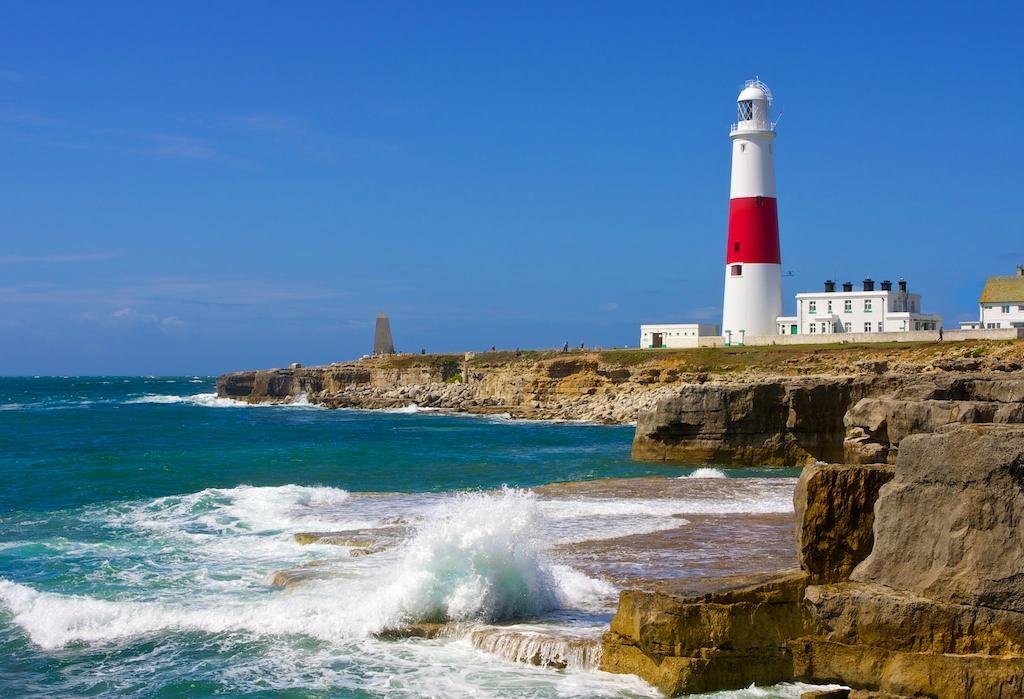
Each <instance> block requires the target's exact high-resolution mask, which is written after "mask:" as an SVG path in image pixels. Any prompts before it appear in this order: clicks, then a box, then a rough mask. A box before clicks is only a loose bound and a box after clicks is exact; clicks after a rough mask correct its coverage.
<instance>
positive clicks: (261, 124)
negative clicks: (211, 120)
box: [223, 114, 301, 133]
mask: <svg viewBox="0 0 1024 699" xmlns="http://www.w3.org/2000/svg"><path fill="white" fill-rule="evenodd" d="M223 121H224V123H225V124H226V125H228V126H230V127H233V128H236V129H240V130H242V131H253V132H260V133H282V132H285V131H296V130H298V129H299V128H300V126H301V124H300V121H299V120H298V119H296V118H295V117H292V116H287V115H285V114H240V115H235V116H228V117H224V119H223Z"/></svg>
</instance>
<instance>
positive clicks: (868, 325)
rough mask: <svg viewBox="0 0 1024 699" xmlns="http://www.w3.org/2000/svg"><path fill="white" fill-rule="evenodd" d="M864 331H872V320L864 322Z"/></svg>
mask: <svg viewBox="0 0 1024 699" xmlns="http://www.w3.org/2000/svg"><path fill="white" fill-rule="evenodd" d="M864 332H866V333H869V332H871V321H870V320H869V321H868V322H867V323H864Z"/></svg>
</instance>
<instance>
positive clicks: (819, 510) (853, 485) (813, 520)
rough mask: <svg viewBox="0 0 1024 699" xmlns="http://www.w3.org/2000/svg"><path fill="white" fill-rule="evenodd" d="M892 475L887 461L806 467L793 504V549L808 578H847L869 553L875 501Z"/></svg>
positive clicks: (825, 580) (822, 580) (815, 581)
mask: <svg viewBox="0 0 1024 699" xmlns="http://www.w3.org/2000/svg"><path fill="white" fill-rule="evenodd" d="M892 476H893V468H892V467H891V466H885V465H879V464H875V465H871V466H842V465H835V464H833V465H819V464H815V465H813V466H807V467H805V468H804V470H803V472H802V473H801V474H800V480H799V481H798V482H797V485H796V491H795V493H794V494H793V505H794V509H795V510H796V522H797V527H796V539H797V542H796V545H797V555H798V557H799V559H800V567H801V568H802V569H803V570H805V571H807V573H808V574H809V575H810V579H811V583H812V584H821V583H829V582H839V581H841V580H846V579H847V578H849V577H850V573H851V572H852V571H853V569H854V567H855V566H856V565H857V564H858V563H860V562H861V561H863V560H864V559H865V558H867V556H868V554H869V553H871V547H872V545H873V543H874V534H873V532H872V525H873V524H874V521H875V512H874V508H875V501H876V500H877V499H878V491H879V490H880V489H881V487H882V486H883V485H885V484H886V483H888V482H889V480H890V479H891V478H892Z"/></svg>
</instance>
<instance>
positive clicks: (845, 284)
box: [843, 282, 853, 291]
mask: <svg viewBox="0 0 1024 699" xmlns="http://www.w3.org/2000/svg"><path fill="white" fill-rule="evenodd" d="M843 291H853V282H843Z"/></svg>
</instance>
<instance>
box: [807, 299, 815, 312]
mask: <svg viewBox="0 0 1024 699" xmlns="http://www.w3.org/2000/svg"><path fill="white" fill-rule="evenodd" d="M807 312H808V313H817V312H818V302H817V301H808V302H807Z"/></svg>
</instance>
